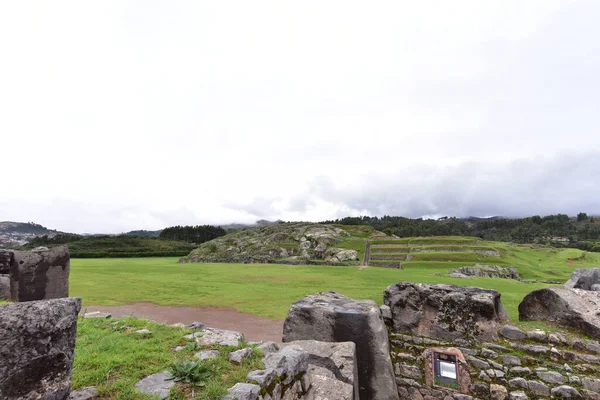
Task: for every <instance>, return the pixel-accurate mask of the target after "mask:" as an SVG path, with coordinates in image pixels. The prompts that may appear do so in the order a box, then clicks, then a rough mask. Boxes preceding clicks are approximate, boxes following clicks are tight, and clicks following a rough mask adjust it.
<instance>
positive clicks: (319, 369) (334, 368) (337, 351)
mask: <svg viewBox="0 0 600 400" xmlns="http://www.w3.org/2000/svg"><path fill="white" fill-rule="evenodd" d="M288 345H292V346H295V347H299V348H301V349H303V350H304V351H305V352H306V353H308V370H307V378H308V380H309V381H310V387H309V389H308V393H307V395H306V398H307V399H336V400H358V399H359V388H358V369H357V360H356V345H355V344H354V343H353V342H341V343H329V342H318V341H316V340H298V341H295V342H290V343H289V344H288Z"/></svg>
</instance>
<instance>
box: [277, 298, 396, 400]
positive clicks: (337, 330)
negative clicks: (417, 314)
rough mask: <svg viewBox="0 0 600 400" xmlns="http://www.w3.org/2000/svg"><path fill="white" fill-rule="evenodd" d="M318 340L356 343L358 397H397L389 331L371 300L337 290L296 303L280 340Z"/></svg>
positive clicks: (289, 313) (388, 398) (384, 398)
mask: <svg viewBox="0 0 600 400" xmlns="http://www.w3.org/2000/svg"><path fill="white" fill-rule="evenodd" d="M296 340H317V341H322V342H353V343H354V344H355V345H356V357H357V364H358V381H359V386H360V390H359V392H360V397H361V398H363V399H378V400H397V399H398V392H397V389H396V382H395V378H394V370H393V366H392V361H391V359H390V348H389V341H388V334H387V329H386V326H385V324H384V323H383V319H382V317H381V313H380V311H379V307H378V306H377V303H375V302H374V301H372V300H353V299H350V298H348V297H346V296H343V295H341V294H339V293H336V292H327V293H317V294H313V295H309V296H306V297H304V298H303V299H301V300H299V301H297V302H295V303H294V304H293V305H292V306H291V307H290V310H289V312H288V315H287V318H286V319H285V322H284V325H283V341H284V342H292V341H296Z"/></svg>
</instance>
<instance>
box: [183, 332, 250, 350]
mask: <svg viewBox="0 0 600 400" xmlns="http://www.w3.org/2000/svg"><path fill="white" fill-rule="evenodd" d="M186 337H187V338H190V339H191V338H196V342H198V344H199V345H202V346H206V345H211V344H218V345H219V346H233V347H238V346H239V344H240V342H241V341H242V340H244V335H242V334H241V333H239V332H234V331H228V330H226V329H218V328H203V329H201V330H199V331H198V332H194V333H192V334H191V335H188V336H186Z"/></svg>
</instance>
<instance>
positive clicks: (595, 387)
mask: <svg viewBox="0 0 600 400" xmlns="http://www.w3.org/2000/svg"><path fill="white" fill-rule="evenodd" d="M581 381H582V383H583V387H584V388H585V389H587V390H591V391H592V392H596V393H600V379H594V378H589V377H585V378H583V379H582V380H581Z"/></svg>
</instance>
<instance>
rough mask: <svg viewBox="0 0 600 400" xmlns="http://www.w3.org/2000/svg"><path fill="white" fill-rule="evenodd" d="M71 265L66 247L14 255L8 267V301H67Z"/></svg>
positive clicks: (16, 252)
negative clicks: (65, 298)
mask: <svg viewBox="0 0 600 400" xmlns="http://www.w3.org/2000/svg"><path fill="white" fill-rule="evenodd" d="M70 270H71V263H70V257H69V249H68V248H67V247H66V246H60V247H54V248H52V249H48V248H46V247H40V248H37V249H34V250H32V251H15V252H14V254H13V257H12V260H11V265H10V291H11V300H12V301H16V302H22V301H34V300H46V299H57V298H62V297H69V273H70Z"/></svg>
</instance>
